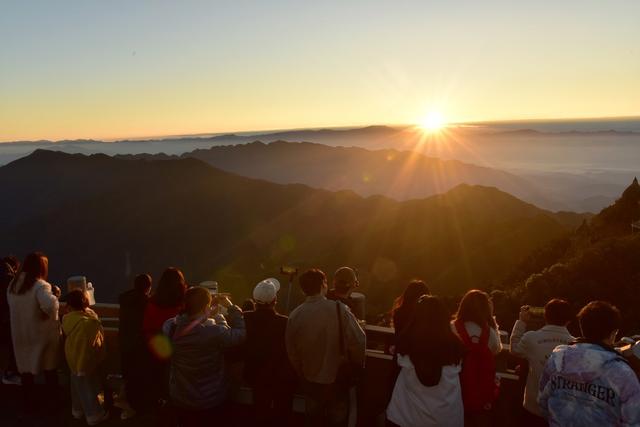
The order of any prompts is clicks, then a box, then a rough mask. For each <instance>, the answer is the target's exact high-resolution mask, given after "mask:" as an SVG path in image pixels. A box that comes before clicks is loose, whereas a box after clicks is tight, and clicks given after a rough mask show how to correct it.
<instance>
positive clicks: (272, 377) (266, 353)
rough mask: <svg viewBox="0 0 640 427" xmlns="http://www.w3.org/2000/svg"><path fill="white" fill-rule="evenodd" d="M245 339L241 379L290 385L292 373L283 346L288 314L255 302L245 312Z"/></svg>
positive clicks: (253, 382) (250, 382)
mask: <svg viewBox="0 0 640 427" xmlns="http://www.w3.org/2000/svg"><path fill="white" fill-rule="evenodd" d="M244 321H245V325H246V328H247V341H246V342H245V345H244V351H243V353H244V356H245V363H244V379H245V381H247V383H249V384H250V385H252V386H255V385H268V384H271V385H273V386H279V385H283V386H290V385H291V384H292V383H294V382H295V373H294V371H293V368H292V367H291V364H290V363H289V358H288V356H287V349H286V346H285V331H286V328H287V316H283V315H281V314H278V313H276V311H275V309H274V308H273V307H268V306H263V305H258V306H257V308H256V310H255V311H247V312H245V313H244Z"/></svg>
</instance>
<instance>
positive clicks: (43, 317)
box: [7, 252, 60, 409]
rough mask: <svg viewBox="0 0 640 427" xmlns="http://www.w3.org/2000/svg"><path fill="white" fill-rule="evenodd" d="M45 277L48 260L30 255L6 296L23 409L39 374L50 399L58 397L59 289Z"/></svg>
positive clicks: (30, 401)
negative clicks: (19, 377)
mask: <svg viewBox="0 0 640 427" xmlns="http://www.w3.org/2000/svg"><path fill="white" fill-rule="evenodd" d="M48 274H49V259H48V258H47V257H46V256H45V255H44V254H43V253H41V252H34V253H30V254H29V255H27V257H26V258H25V260H24V262H23V263H22V267H21V268H20V270H19V271H18V274H16V276H15V279H14V280H13V281H12V282H11V284H10V285H9V289H8V292H7V301H8V303H9V311H10V317H11V337H12V339H13V347H14V351H15V356H16V364H17V366H18V372H19V373H20V376H21V380H22V385H23V390H24V393H25V396H24V397H25V404H26V405H30V404H32V403H33V399H32V396H31V394H32V390H33V384H34V376H35V375H38V374H41V373H43V374H44V377H45V382H46V384H47V386H48V387H50V388H51V390H50V392H51V393H52V394H51V395H53V396H57V393H56V391H55V388H57V385H58V377H57V373H56V369H57V368H58V363H59V355H60V323H59V322H58V308H59V303H58V297H59V296H60V288H58V287H57V286H52V285H51V284H50V283H49V282H47V276H48ZM25 409H30V408H29V407H27V408H25Z"/></svg>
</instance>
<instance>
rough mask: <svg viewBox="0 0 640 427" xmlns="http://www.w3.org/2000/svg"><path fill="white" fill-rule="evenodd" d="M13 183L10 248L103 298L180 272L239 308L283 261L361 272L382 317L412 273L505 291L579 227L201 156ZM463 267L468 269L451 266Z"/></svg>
mask: <svg viewBox="0 0 640 427" xmlns="http://www.w3.org/2000/svg"><path fill="white" fill-rule="evenodd" d="M9 183H10V185H9ZM0 184H4V185H5V187H6V186H11V187H12V190H11V191H10V192H9V193H7V195H6V200H7V202H8V203H9V205H10V206H13V207H15V209H11V210H6V211H10V212H0V219H1V220H2V221H0V224H1V226H0V227H1V231H2V233H3V239H2V241H0V250H1V251H2V252H4V253H16V254H17V255H20V256H23V255H24V254H25V253H26V252H28V251H32V250H36V249H40V250H44V251H45V252H46V253H48V254H49V256H50V258H51V263H52V264H51V267H52V269H51V277H52V280H53V281H54V282H58V283H60V282H61V281H63V280H64V279H65V278H66V277H68V276H71V275H74V274H84V275H87V276H88V277H89V278H90V279H91V280H93V282H94V284H95V285H96V289H97V291H96V292H97V295H98V298H99V299H100V300H102V301H114V300H115V297H116V296H117V294H118V293H119V292H121V291H122V290H124V289H126V288H128V287H129V286H130V284H129V281H130V280H131V276H132V275H133V274H135V273H139V272H144V271H149V272H152V273H153V274H154V276H156V275H158V274H159V272H160V271H161V270H162V269H163V268H165V267H167V266H170V265H176V266H179V267H181V268H183V269H184V271H185V272H186V274H187V276H188V278H189V280H190V281H191V283H197V282H199V281H201V280H206V279H212V278H215V279H217V280H219V281H220V283H221V284H222V286H223V287H224V289H225V290H229V291H231V292H232V293H233V294H234V296H235V297H236V298H243V297H248V296H249V295H250V290H251V288H252V287H253V285H254V284H255V283H257V281H259V280H261V279H263V278H264V277H269V276H273V275H277V272H278V270H279V267H280V265H282V264H291V263H293V264H294V265H298V266H299V267H301V268H305V267H311V266H318V267H320V268H323V269H324V270H325V271H327V272H331V271H333V269H335V268H337V267H338V266H340V265H353V266H357V267H358V268H359V270H360V271H361V275H362V283H363V290H364V291H365V293H367V295H368V297H369V303H370V308H371V310H372V312H374V313H375V312H381V311H383V310H386V308H387V307H388V305H390V304H391V301H392V299H393V298H394V297H395V296H397V294H399V293H400V292H401V289H402V288H403V287H404V284H405V283H406V281H407V280H409V279H410V278H411V277H424V278H425V279H427V280H428V281H429V282H431V283H432V285H433V287H434V289H436V290H437V291H439V292H442V293H444V294H456V293H459V292H462V291H464V289H466V288H468V287H471V286H474V287H476V286H483V285H488V284H490V283H494V282H499V281H500V280H501V279H502V278H503V277H504V276H505V275H506V274H507V273H508V271H510V269H511V268H512V267H513V266H514V265H517V263H518V262H520V261H521V260H522V259H523V258H524V257H526V256H527V255H528V254H529V253H530V252H531V251H532V250H534V249H535V248H537V247H540V246H542V245H544V244H546V243H548V242H550V241H552V240H553V239H555V238H558V237H560V236H562V235H564V234H565V233H567V232H568V231H569V230H570V229H571V228H572V227H570V226H568V225H567V222H564V223H563V222H562V220H561V219H560V218H559V217H558V215H557V214H554V213H551V212H548V211H544V210H542V209H539V208H536V207H535V206H532V205H529V204H526V203H524V202H522V201H520V200H518V199H517V198H515V197H513V196H511V195H508V194H505V193H502V192H499V191H498V190H496V189H492V188H484V187H477V186H464V185H463V186H460V187H458V188H456V189H455V191H453V192H452V194H450V195H449V196H447V195H446V194H445V195H439V196H434V197H431V198H427V199H422V200H411V201H408V202H397V201H394V200H391V199H387V198H384V197H379V196H373V197H368V198H363V197H360V196H358V195H356V194H355V193H353V192H348V191H343V192H330V191H327V190H318V189H313V188H310V187H308V186H305V185H299V184H291V185H280V184H274V183H271V182H267V181H262V180H255V179H251V178H246V177H242V176H238V175H235V174H230V173H227V172H224V171H221V170H219V169H215V168H213V167H211V166H209V165H207V164H205V163H204V162H202V161H199V160H196V159H175V160H168V161H149V160H122V159H116V158H111V157H108V156H104V155H94V156H85V155H68V154H64V153H47V152H37V153H35V154H34V155H32V156H30V157H27V158H24V159H21V160H18V161H16V162H14V163H12V164H10V165H7V166H5V167H2V168H0ZM14 211H16V212H14ZM572 222H573V224H574V225H575V224H578V223H579V222H581V217H580V216H579V215H576V216H575V218H574V219H573V220H572ZM500 248H502V249H500ZM489 249H490V250H491V252H490V253H488V252H487V250H489ZM497 249H500V250H497ZM456 263H457V264H458V265H461V266H464V269H462V268H461V269H455V268H454V269H447V268H446V266H447V265H449V264H451V265H454V264H456ZM156 277H157V276H156Z"/></svg>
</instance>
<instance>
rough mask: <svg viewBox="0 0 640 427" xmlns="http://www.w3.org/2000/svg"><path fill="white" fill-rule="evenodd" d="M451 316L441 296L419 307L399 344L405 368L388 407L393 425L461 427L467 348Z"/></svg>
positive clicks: (428, 298)
mask: <svg viewBox="0 0 640 427" xmlns="http://www.w3.org/2000/svg"><path fill="white" fill-rule="evenodd" d="M450 317H451V316H450V314H449V312H448V311H447V308H446V307H445V305H444V304H443V303H442V301H441V300H440V299H439V298H437V297H432V296H423V297H422V298H420V300H419V302H417V303H416V306H415V311H414V316H413V321H412V322H411V323H410V324H409V325H408V326H407V328H406V329H404V330H403V331H402V332H401V333H400V337H399V340H398V344H397V354H398V365H399V366H400V367H401V370H400V374H399V375H398V379H397V381H396V384H395V387H394V389H393V395H392V397H391V401H390V403H389V406H388V407H387V419H388V421H389V424H390V425H398V426H401V427H413V426H415V427H418V426H420V427H423V426H425V427H426V426H451V427H453V426H457V427H462V426H463V424H464V418H463V404H462V394H461V388H460V376H459V373H460V369H461V368H460V363H461V361H462V358H463V355H464V351H465V349H464V346H463V344H462V342H461V341H460V339H459V338H458V337H457V336H456V334H455V333H454V332H453V331H452V330H451V327H450V325H449V319H450Z"/></svg>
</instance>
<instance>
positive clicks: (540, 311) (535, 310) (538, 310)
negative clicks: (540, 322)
mask: <svg viewBox="0 0 640 427" xmlns="http://www.w3.org/2000/svg"><path fill="white" fill-rule="evenodd" d="M529 313H530V314H531V315H532V316H536V317H543V316H544V307H529Z"/></svg>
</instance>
